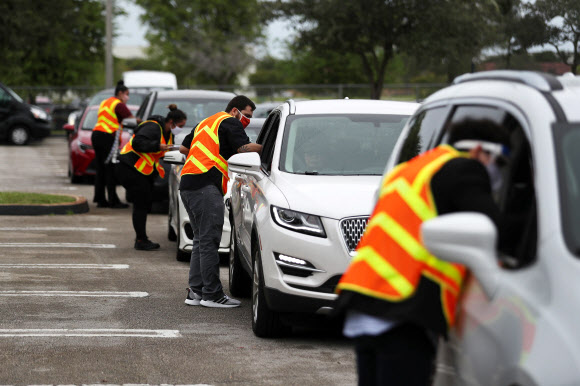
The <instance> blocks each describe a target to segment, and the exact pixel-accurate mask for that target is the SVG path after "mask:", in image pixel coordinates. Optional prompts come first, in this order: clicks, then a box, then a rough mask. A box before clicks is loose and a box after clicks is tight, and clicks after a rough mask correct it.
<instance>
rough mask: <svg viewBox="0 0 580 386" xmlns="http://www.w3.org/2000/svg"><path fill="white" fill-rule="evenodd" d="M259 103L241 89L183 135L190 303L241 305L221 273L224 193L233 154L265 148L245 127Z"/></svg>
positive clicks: (224, 306) (188, 297)
mask: <svg viewBox="0 0 580 386" xmlns="http://www.w3.org/2000/svg"><path fill="white" fill-rule="evenodd" d="M255 109H256V105H255V104H254V102H252V101H251V100H250V99H249V98H248V97H246V96H244V95H238V96H236V97H234V98H233V99H232V100H231V101H230V102H229V103H228V105H227V107H226V111H225V112H223V111H222V112H219V113H217V114H214V115H212V116H211V117H208V118H206V119H204V120H203V121H201V122H200V123H199V124H198V125H197V126H196V127H195V129H194V130H193V131H192V132H191V133H190V134H189V135H188V136H187V137H185V139H184V140H183V142H182V144H181V147H180V149H179V151H180V152H181V153H183V154H185V155H186V156H187V158H186V161H185V165H184V166H183V169H182V170H181V182H180V184H179V191H180V192H179V193H180V195H181V199H182V200H183V204H184V206H185V208H186V210H187V213H188V215H189V220H190V223H191V227H192V230H193V247H192V250H191V262H190V267H189V287H188V288H187V297H186V299H185V303H186V304H188V305H191V306H196V305H202V306H205V307H214V308H233V307H239V306H240V301H239V300H236V299H232V298H230V297H228V296H227V295H226V294H225V293H224V291H223V288H222V284H221V281H220V277H219V274H220V272H219V253H218V250H219V244H220V239H221V234H222V227H223V225H224V201H223V196H224V195H225V194H226V192H227V188H228V187H227V184H228V180H229V177H228V163H227V159H228V158H230V157H231V156H232V155H234V154H236V153H246V152H257V153H260V152H261V151H262V145H258V144H255V143H250V139H249V138H248V136H247V135H246V133H245V132H244V129H245V128H246V126H247V125H248V124H249V123H250V118H252V114H253V111H254V110H255Z"/></svg>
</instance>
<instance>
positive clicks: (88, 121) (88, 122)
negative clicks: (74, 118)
mask: <svg viewBox="0 0 580 386" xmlns="http://www.w3.org/2000/svg"><path fill="white" fill-rule="evenodd" d="M98 116H99V110H96V109H95V110H89V111H87V115H86V116H85V119H84V120H83V126H82V127H81V128H82V129H83V130H92V129H93V128H94V127H95V125H96V124H97V118H98Z"/></svg>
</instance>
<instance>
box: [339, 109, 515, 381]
mask: <svg viewBox="0 0 580 386" xmlns="http://www.w3.org/2000/svg"><path fill="white" fill-rule="evenodd" d="M507 141H508V136H507V134H506V131H505V129H503V128H502V127H500V126H498V125H496V124H495V123H493V122H491V121H487V120H485V121H475V120H465V121H462V122H459V123H457V124H455V125H454V126H452V127H451V128H450V129H449V143H450V144H451V145H452V146H449V145H441V146H438V147H436V148H434V149H432V150H430V151H427V152H425V153H423V154H420V155H418V156H416V157H414V158H412V159H411V160H409V161H407V162H405V163H402V164H400V165H398V166H397V167H395V168H394V169H393V170H392V171H391V172H389V173H388V174H387V175H386V176H385V178H384V179H383V181H382V185H381V189H380V194H379V198H378V202H377V204H376V206H375V209H374V211H373V213H372V216H371V217H370V219H369V222H368V225H367V228H366V230H365V233H364V235H363V237H362V239H361V241H360V243H359V245H358V246H357V253H356V255H355V257H353V259H352V261H351V264H350V266H349V267H348V269H347V270H346V272H345V273H344V275H343V276H342V278H341V279H340V282H339V284H338V286H337V289H336V292H337V293H339V297H338V299H337V303H336V309H337V310H338V312H341V313H342V312H345V313H346V315H345V316H346V318H345V324H344V330H343V332H344V334H345V336H347V337H349V338H353V339H354V342H355V347H356V353H357V368H358V374H359V384H361V385H374V384H388V385H406V386H408V385H427V384H430V379H431V376H432V374H433V372H432V371H433V364H434V358H435V352H436V344H437V337H438V336H440V335H443V336H446V334H447V331H448V328H449V327H451V326H453V324H454V321H455V306H456V302H457V298H458V296H459V294H460V291H461V286H462V282H463V279H464V277H465V274H466V269H465V267H463V266H461V265H458V264H453V263H448V262H444V261H441V260H439V259H437V258H436V257H435V256H433V255H431V254H430V253H429V252H428V251H427V249H426V248H425V247H424V246H423V245H422V242H421V238H420V227H421V224H422V223H423V222H424V221H426V220H428V219H430V218H433V217H435V216H437V215H441V214H445V213H451V212H462V211H471V212H480V213H483V214H486V215H487V216H489V217H490V218H491V219H492V221H493V222H494V223H495V224H496V226H497V225H499V218H500V214H499V209H498V207H497V205H496V203H495V201H494V199H493V194H492V185H494V187H495V188H496V189H498V188H499V187H500V186H501V173H498V172H497V168H498V165H505V160H506V158H505V157H506V152H505V149H506V147H505V146H503V145H506V144H508V142H507ZM500 239H501V232H500ZM500 241H501V240H500Z"/></svg>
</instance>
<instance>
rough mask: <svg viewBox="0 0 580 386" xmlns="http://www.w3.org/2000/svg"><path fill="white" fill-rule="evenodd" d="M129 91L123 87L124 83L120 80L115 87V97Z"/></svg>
mask: <svg viewBox="0 0 580 386" xmlns="http://www.w3.org/2000/svg"><path fill="white" fill-rule="evenodd" d="M127 90H129V89H128V88H127V86H125V82H123V81H122V80H120V81H118V82H117V87H115V96H117V95H119V93H120V92H125V91H127Z"/></svg>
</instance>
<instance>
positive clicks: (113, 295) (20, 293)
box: [0, 291, 149, 298]
mask: <svg viewBox="0 0 580 386" xmlns="http://www.w3.org/2000/svg"><path fill="white" fill-rule="evenodd" d="M0 296H45V297H46V296H48V297H58V296H75V297H77V296H83V297H98V298H144V297H147V296H149V294H148V293H147V292H116V291H0Z"/></svg>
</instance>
